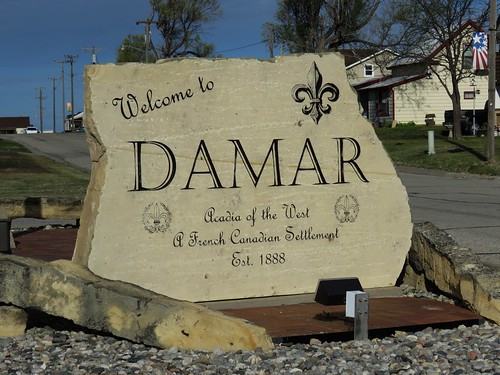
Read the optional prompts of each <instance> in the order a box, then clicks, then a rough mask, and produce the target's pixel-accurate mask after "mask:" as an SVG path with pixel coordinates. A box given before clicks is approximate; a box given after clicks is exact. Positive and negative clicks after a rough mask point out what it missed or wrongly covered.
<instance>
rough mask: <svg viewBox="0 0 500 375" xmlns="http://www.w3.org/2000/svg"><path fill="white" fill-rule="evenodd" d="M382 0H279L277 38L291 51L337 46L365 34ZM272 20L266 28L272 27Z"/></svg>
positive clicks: (275, 26)
mask: <svg viewBox="0 0 500 375" xmlns="http://www.w3.org/2000/svg"><path fill="white" fill-rule="evenodd" d="M380 1H381V0H308V1H304V0H278V8H277V11H276V15H275V18H276V20H277V23H276V24H274V27H273V30H274V31H275V38H276V40H277V41H278V42H280V43H282V44H283V45H284V46H285V48H286V49H287V50H288V51H289V52H291V53H299V52H316V53H317V52H322V51H328V50H336V49H338V47H339V46H341V45H342V44H352V43H363V42H367V41H366V40H365V39H364V38H362V36H361V30H362V29H363V28H365V27H366V26H367V25H368V23H369V22H370V20H371V19H372V17H373V15H374V14H375V12H376V11H377V8H378V6H379V4H380ZM269 27H270V26H269V24H267V25H266V28H268V29H269Z"/></svg>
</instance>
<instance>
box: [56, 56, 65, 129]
mask: <svg viewBox="0 0 500 375" xmlns="http://www.w3.org/2000/svg"><path fill="white" fill-rule="evenodd" d="M54 62H56V63H58V64H61V84H62V106H61V108H62V117H61V121H62V131H63V132H64V131H65V130H66V129H64V124H65V122H66V121H65V119H66V112H64V108H65V106H66V99H65V97H64V64H66V61H64V60H63V61H54Z"/></svg>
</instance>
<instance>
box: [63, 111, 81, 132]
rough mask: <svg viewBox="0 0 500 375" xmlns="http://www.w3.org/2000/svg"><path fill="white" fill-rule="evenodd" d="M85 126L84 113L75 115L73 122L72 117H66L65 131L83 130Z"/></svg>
mask: <svg viewBox="0 0 500 375" xmlns="http://www.w3.org/2000/svg"><path fill="white" fill-rule="evenodd" d="M84 127H85V125H84V124H83V112H78V113H75V114H74V115H73V121H71V115H67V116H66V120H65V121H64V131H65V132H74V131H78V130H79V129H83V128H84Z"/></svg>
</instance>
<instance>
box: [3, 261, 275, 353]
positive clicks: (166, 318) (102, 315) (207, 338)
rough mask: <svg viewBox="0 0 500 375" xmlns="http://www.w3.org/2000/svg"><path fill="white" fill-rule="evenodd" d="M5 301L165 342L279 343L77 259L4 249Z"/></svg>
mask: <svg viewBox="0 0 500 375" xmlns="http://www.w3.org/2000/svg"><path fill="white" fill-rule="evenodd" d="M0 302H3V303H7V304H13V305H15V306H18V307H22V308H28V307H29V308H30V309H34V310H39V311H44V312H46V313H48V314H51V315H55V316H59V317H63V318H66V319H70V320H72V321H73V322H74V323H76V324H79V325H81V326H84V327H87V328H90V329H94V330H99V331H104V332H109V333H111V334H113V335H115V336H118V337H122V338H126V339H129V340H132V341H135V342H139V343H144V344H146V345H150V346H156V347H161V348H166V347H171V346H176V347H179V348H184V349H202V350H215V349H217V348H218V349H220V350H224V351H228V350H254V349H256V348H259V347H260V348H262V349H263V350H270V349H272V347H273V344H272V341H271V339H270V337H269V336H268V335H267V333H266V331H265V329H263V328H260V327H257V326H255V325H253V324H251V323H249V322H246V321H243V320H241V319H237V318H233V317H229V316H226V315H223V314H222V313H219V312H215V311H212V310H209V309H207V308H205V307H203V306H200V305H196V304H193V303H190V302H184V301H178V300H174V299H172V298H169V297H165V296H161V295H158V294H156V293H153V292H150V291H147V290H145V289H142V288H140V287H137V286H134V285H131V284H127V283H124V282H119V281H109V280H105V279H102V278H100V277H98V276H96V275H94V274H92V273H91V272H90V271H88V270H87V269H86V268H84V267H82V266H79V265H77V264H75V263H73V262H71V261H66V260H59V261H55V262H51V263H47V262H43V261H39V260H35V259H29V258H22V257H17V256H14V255H0Z"/></svg>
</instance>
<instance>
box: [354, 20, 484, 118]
mask: <svg viewBox="0 0 500 375" xmlns="http://www.w3.org/2000/svg"><path fill="white" fill-rule="evenodd" d="M478 30H480V29H479V27H478V26H477V25H476V24H475V23H474V22H472V21H467V22H466V23H465V24H463V25H462V26H461V27H460V28H459V29H458V30H457V32H456V33H455V34H454V35H455V36H454V38H460V41H459V43H460V46H462V48H463V50H462V51H461V54H462V59H461V63H463V64H468V65H470V68H468V69H464V70H463V71H462V74H465V78H463V79H462V80H461V81H460V84H459V90H460V103H461V108H462V111H470V112H471V113H472V112H473V111H474V110H477V111H479V110H484V109H485V104H486V100H487V98H488V77H487V75H484V72H475V71H474V70H473V69H472V64H471V51H472V50H471V47H470V38H471V36H472V33H473V32H474V31H478ZM465 41H469V44H467V43H465ZM443 47H444V44H442V45H440V46H438V47H437V48H436V49H435V50H434V51H431V52H430V54H429V58H428V59H427V61H431V62H433V63H434V64H435V63H436V62H437V61H439V59H440V57H441V56H442V50H443ZM379 64H380V65H379ZM367 66H368V73H370V72H373V77H369V74H367ZM434 66H437V65H434ZM466 68H467V67H466ZM346 69H347V77H348V79H349V80H350V82H351V84H352V85H353V87H354V88H355V89H356V91H357V92H358V99H359V102H360V105H361V107H362V110H363V114H364V115H365V117H367V118H368V119H369V120H370V121H371V122H372V123H374V124H375V125H379V126H380V125H384V124H393V123H394V122H395V123H408V122H414V123H415V124H425V123H426V119H428V120H429V119H431V120H432V121H433V122H434V123H435V124H436V125H442V124H443V122H444V121H445V118H444V117H445V116H444V114H445V111H449V110H452V109H453V107H452V102H451V98H450V96H449V95H448V93H447V91H446V89H445V87H444V86H443V84H442V83H441V81H444V82H446V83H447V86H448V87H450V88H451V82H450V78H449V77H447V73H446V71H444V70H441V71H436V69H435V68H434V69H431V65H429V63H426V62H421V61H418V60H415V59H411V58H407V57H398V56H397V55H396V54H395V53H393V52H391V51H389V50H383V51H381V52H378V53H374V54H372V55H371V56H365V57H364V58H363V59H361V60H359V61H357V62H356V63H348V61H347V57H346ZM471 117H472V115H471ZM476 118H477V117H476ZM476 124H477V125H481V124H480V123H478V122H476Z"/></svg>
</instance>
